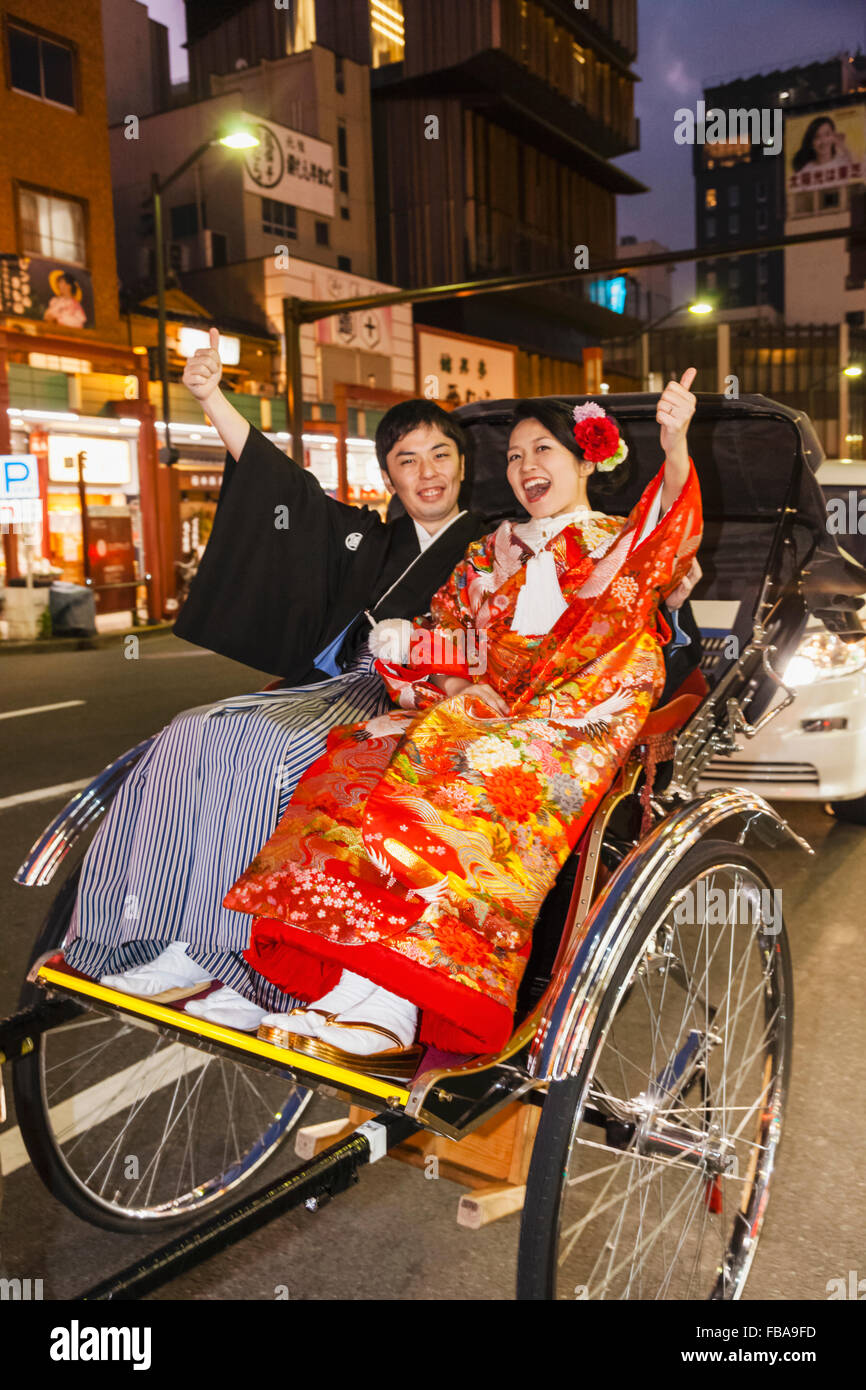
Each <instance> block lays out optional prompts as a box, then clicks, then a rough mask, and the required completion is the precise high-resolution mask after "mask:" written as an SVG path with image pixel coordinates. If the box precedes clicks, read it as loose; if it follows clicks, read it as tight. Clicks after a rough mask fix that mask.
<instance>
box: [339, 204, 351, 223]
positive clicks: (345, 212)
mask: <svg viewBox="0 0 866 1390" xmlns="http://www.w3.org/2000/svg"><path fill="white" fill-rule="evenodd" d="M340 216H341V217H342V219H343V221H344V222H348V220H349V209H348V208H347V207H341V208H340Z"/></svg>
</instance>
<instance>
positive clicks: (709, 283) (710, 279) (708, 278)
mask: <svg viewBox="0 0 866 1390" xmlns="http://www.w3.org/2000/svg"><path fill="white" fill-rule="evenodd" d="M717 283H718V276H717V275H716V272H715V271H714V270H707V271H705V272H704V284H705V285H706V287H707V289H708V290H714V289H715V288H716V285H717Z"/></svg>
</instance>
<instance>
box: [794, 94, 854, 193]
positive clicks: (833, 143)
mask: <svg viewBox="0 0 866 1390" xmlns="http://www.w3.org/2000/svg"><path fill="white" fill-rule="evenodd" d="M864 178H866V107H864V106H862V105H860V106H837V107H834V108H833V109H832V110H829V111H821V112H819V113H818V114H817V115H814V114H813V115H786V117H785V188H786V191H787V192H788V193H802V192H804V191H806V190H808V189H813V188H838V187H839V186H840V185H841V184H843V183H853V182H854V181H855V180H857V179H864Z"/></svg>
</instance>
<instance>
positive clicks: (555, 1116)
mask: <svg viewBox="0 0 866 1390" xmlns="http://www.w3.org/2000/svg"><path fill="white" fill-rule="evenodd" d="M720 853H721V854H723V855H724V857H725V859H726V860H727V861H728V862H730V860H731V859H732V858H736V860H737V861H738V862H741V863H743V865H744V866H747V867H748V868H749V869H750V870H751V871H752V872H753V873H755V874H757V875H758V876H759V877H760V878H761V879H763V881H764V882H765V883H766V884H767V886H768V887H772V885H771V884H770V882H769V880H768V878H767V875H766V872H765V871H764V869H763V867H762V866H761V864H760V863H759V861H758V860H757V859H756V858H755V857H754V856H753V855H751V854H750V853H749V852H748V851H747V850H744V849H743V848H741V847H740V846H739V845H732V844H730V843H729V842H728V841H726V840H704V841H702V842H700V843H699V844H697V845H695V846H693V848H692V849H690V850H689V851H688V852H687V853H686V854H685V855H684V856H683V858H682V860H680V862H679V863H678V864H677V866H676V868H675V869H674V871H673V873H672V874H671V875H670V877H669V878H668V879H667V880H666V881H665V883H664V884H663V885H662V887H661V888H660V889H659V891H658V892H657V893H656V895H655V897H654V898H653V899H652V900H651V901H650V903H649V904H648V906H647V909H646V913H645V914H644V917H643V918H642V919H641V925H642V924H643V922H644V921H645V920H646V921H648V922H649V923H650V924H652V922H653V921H654V920H655V918H656V917H657V916H658V913H659V911H660V910H661V909H662V908H663V907H664V905H665V902H666V901H670V899H671V897H672V896H673V894H674V893H676V892H677V891H678V890H679V888H681V887H685V885H686V884H687V883H688V882H689V880H690V879H692V878H693V877H694V876H695V874H696V873H700V872H701V871H702V870H703V869H707V868H709V867H710V866H711V865H712V863H713V862H714V861H716V860H717V859H718V857H719V854H720ZM645 939H646V933H644V932H642V931H641V929H640V927H638V929H637V930H636V931H635V933H634V935H633V937H632V940H631V941H630V942H629V944H628V947H627V948H626V950H625V952H624V954H623V959H622V960H621V961H620V963H619V966H618V967H617V970H616V972H615V974H614V976H613V979H612V981H611V985H610V988H609V989H608V991H607V993H606V995H605V997H604V999H603V1000H602V1003H601V1007H600V1008H599V1012H598V1017H597V1018H596V1021H595V1025H594V1027H593V1030H592V1033H591V1035H590V1041H589V1046H588V1047H587V1049H586V1052H585V1055H584V1058H583V1061H582V1062H581V1066H580V1069H579V1071H578V1074H577V1076H574V1077H570V1078H569V1079H568V1080H566V1081H556V1082H552V1083H551V1085H550V1088H549V1090H548V1093H547V1096H546V1098H545V1101H544V1106H543V1108H542V1112H541V1120H540V1122H539V1126H538V1131H537V1133H536V1137H535V1145H534V1148H533V1151H532V1161H531V1164H530V1168H529V1175H528V1178H527V1184H526V1200H525V1202H524V1205H523V1215H522V1219H521V1225H520V1243H519V1249H518V1256H517V1298H518V1300H533V1301H539V1300H540V1301H550V1300H553V1299H555V1297H556V1293H555V1289H556V1254H557V1249H558V1245H559V1226H560V1216H561V1197H562V1188H563V1183H564V1180H565V1177H566V1171H567V1164H568V1155H569V1151H570V1148H571V1137H572V1133H573V1130H574V1127H575V1121H576V1118H577V1109H578V1106H579V1105H580V1102H581V1097H582V1095H583V1092H584V1088H585V1086H586V1084H587V1081H588V1080H589V1078H590V1075H591V1072H592V1070H593V1068H594V1066H595V1062H596V1050H597V1045H598V1040H599V1038H600V1036H601V1035H602V1034H603V1032H604V1030H605V1028H606V1026H607V1024H608V1021H609V1019H610V1017H611V1010H612V1008H613V1006H614V1004H615V1003H616V997H617V991H618V988H619V986H620V985H621V984H622V982H623V980H624V979H625V978H627V976H628V974H629V972H630V971H631V969H632V967H633V965H634V963H635V960H636V959H637V958H638V957H639V956H640V954H641V952H642V950H643V947H644V943H645ZM778 946H779V953H780V968H781V970H782V972H783V978H784V991H785V998H786V1000H787V1003H788V1008H787V1011H786V1028H785V1032H784V1039H783V1044H782V1046H783V1063H782V1104H783V1108H784V1104H785V1102H786V1099H787V1091H788V1086H789V1083H790V1076H791V1040H792V1025H793V975H792V968H791V955H790V948H789V945H788V937H787V932H786V930H785V926H784V923H783V924H782V929H781V931H780V933H779V937H778Z"/></svg>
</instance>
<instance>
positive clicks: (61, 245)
mask: <svg viewBox="0 0 866 1390" xmlns="http://www.w3.org/2000/svg"><path fill="white" fill-rule="evenodd" d="M18 220H19V225H20V229H21V233H20V242H21V246H20V249H21V251H22V253H23V254H24V255H27V254H28V253H29V254H30V255H31V256H50V257H52V258H53V259H54V260H58V261H72V262H74V264H76V265H86V264H87V248H86V245H85V237H84V205H83V203H80V202H78V200H77V199H74V198H60V197H58V196H56V195H55V194H53V193H39V192H37V191H36V189H34V188H19V190H18Z"/></svg>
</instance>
